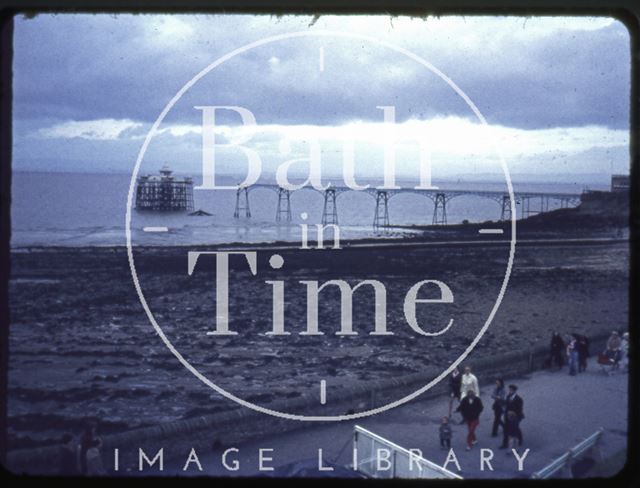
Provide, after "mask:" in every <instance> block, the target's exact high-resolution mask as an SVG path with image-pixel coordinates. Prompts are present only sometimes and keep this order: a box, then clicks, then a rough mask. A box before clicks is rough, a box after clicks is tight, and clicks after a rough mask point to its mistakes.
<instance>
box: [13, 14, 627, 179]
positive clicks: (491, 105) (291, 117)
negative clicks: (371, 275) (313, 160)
mask: <svg viewBox="0 0 640 488" xmlns="http://www.w3.org/2000/svg"><path fill="white" fill-rule="evenodd" d="M327 31H332V32H339V33H348V34H356V35H364V36H367V37H370V38H374V39H375V40H378V41H381V42H383V43H387V44H390V45H392V46H395V47H397V48H398V49H394V48H392V47H389V46H387V45H380V44H378V43H376V42H373V41H371V40H368V39H362V38H351V37H340V36H336V35H330V34H328V33H327ZM291 32H307V33H316V34H318V35H316V36H303V37H294V38H286V39H280V40H277V41H273V42H268V43H265V44H263V45H260V46H258V47H255V48H253V49H249V50H246V51H244V52H242V53H239V54H238V55H236V56H234V57H232V58H230V59H229V60H228V61H225V62H224V63H222V64H220V65H219V66H217V67H215V68H214V69H212V70H211V71H209V72H207V73H206V74H205V75H203V76H202V77H201V78H200V79H199V80H198V81H197V82H196V83H195V84H194V85H193V86H192V87H191V88H190V89H189V90H188V91H187V92H186V93H185V94H184V96H182V97H181V98H180V99H179V100H178V101H177V102H176V103H175V105H174V106H173V107H172V108H171V110H170V111H169V112H168V113H167V115H166V117H165V118H164V120H163V121H162V123H161V124H160V125H159V127H158V131H157V133H156V134H155V135H154V137H153V139H152V140H151V142H150V144H149V147H148V150H147V152H146V154H145V157H144V160H143V164H142V166H141V170H142V172H155V171H156V170H157V169H158V168H159V167H160V166H162V165H163V164H169V165H170V166H171V167H172V168H174V169H175V170H176V171H178V172H183V173H193V174H194V175H197V174H198V173H199V171H200V170H201V167H202V110H199V109H197V108H195V107H198V106H212V105H215V106H240V107H244V108H246V109H247V110H249V111H250V112H251V114H253V116H254V117H255V120H256V124H257V125H256V126H255V127H253V128H247V127H244V126H243V123H242V122H243V121H242V119H241V118H240V116H239V114H238V113H237V112H235V111H233V110H219V111H218V112H217V116H216V117H217V118H216V129H215V134H216V144H230V145H233V144H241V145H243V146H245V147H247V148H250V149H251V150H253V151H256V153H258V154H259V156H260V158H261V162H262V171H263V173H264V174H265V175H267V174H273V173H274V172H275V171H276V169H277V168H278V166H279V165H281V164H283V163H285V162H287V161H291V160H296V161H297V162H296V163H295V164H292V165H291V170H292V172H293V173H294V174H297V173H299V174H304V173H305V171H306V167H307V166H306V163H305V161H306V160H307V159H308V157H309V154H310V152H311V151H312V147H313V145H314V143H319V144H320V145H321V161H322V171H323V174H326V175H330V176H335V175H340V174H341V171H342V168H343V165H344V163H343V157H344V154H345V147H347V146H345V141H346V140H349V141H352V144H353V145H354V146H353V152H354V158H355V169H356V175H361V176H362V177H367V178H375V177H377V176H379V175H380V172H381V170H382V167H383V161H384V142H383V141H386V140H387V139H386V137H387V136H388V134H389V132H388V130H389V126H388V124H384V123H383V122H384V121H383V110H382V109H380V108H378V107H382V106H387V107H388V106H393V107H395V122H396V125H395V134H396V139H397V140H396V141H395V142H394V147H395V154H396V157H395V164H396V168H397V172H398V175H399V177H401V178H402V177H404V178H414V177H416V176H417V175H416V164H417V163H416V161H417V160H418V159H419V157H420V151H421V150H423V149H424V148H425V147H426V148H427V152H428V155H429V161H430V164H431V170H432V173H433V178H434V179H438V178H449V177H457V176H460V175H463V176H465V175H466V176H469V177H470V176H474V175H475V176H477V175H483V174H496V173H500V172H501V166H500V158H499V156H498V154H502V156H503V157H504V160H505V162H506V164H507V166H508V167H509V170H510V171H511V172H512V173H513V174H528V175H537V177H539V178H541V179H545V178H551V179H553V178H557V177H559V176H567V175H596V176H598V177H603V178H604V177H606V178H608V175H610V174H611V173H612V172H613V173H627V172H628V167H629V148H628V146H629V135H628V130H629V92H630V51H629V43H630V39H629V34H628V31H627V29H626V28H625V27H624V25H623V24H622V23H620V22H619V21H617V20H614V19H611V18H578V17H542V18H524V17H460V16H456V17H439V18H434V17H427V18H409V17H393V18H392V17H389V16H324V17H320V18H319V19H312V18H311V17H309V16H284V17H273V16H248V15H225V16H221V15H181V16H180V15H111V14H97V15H70V14H60V15H38V16H36V17H35V18H32V19H25V18H23V17H20V16H18V17H16V19H15V37H14V101H13V104H14V111H13V118H14V125H13V129H14V143H13V144H14V146H13V158H14V170H43V171H86V172H114V171H116V172H125V173H126V172H131V170H132V169H133V167H134V164H135V161H136V158H137V157H138V153H139V151H140V149H141V147H142V145H143V142H144V141H145V138H146V136H147V133H148V132H149V130H150V128H151V126H152V125H153V123H154V122H155V121H156V119H157V118H158V117H159V115H160V114H161V112H162V111H163V109H164V108H165V106H166V105H167V104H168V103H169V101H170V100H171V99H172V98H173V97H174V96H175V95H176V93H178V91H179V90H180V89H181V88H182V87H183V86H184V85H185V84H186V83H188V82H189V81H190V80H192V79H193V77H194V76H195V75H197V74H198V73H200V72H201V70H203V69H204V68H206V67H207V66H209V65H210V64H211V63H213V62H214V61H216V60H218V59H219V58H221V57H222V56H224V55H226V54H228V53H230V52H232V51H234V50H236V49H238V48H240V47H242V46H245V45H247V44H249V43H253V42H255V41H259V40H261V39H265V38H267V37H269V36H275V35H279V34H287V33H291ZM321 34H322V35H321ZM405 52H409V53H411V54H412V55H413V57H411V56H408V55H406V54H405ZM417 58H418V59H422V60H425V61H426V62H427V63H429V65H430V66H433V67H434V68H435V69H436V70H437V71H438V72H439V73H441V74H442V75H443V76H442V77H441V76H439V75H438V74H437V73H436V72H434V70H430V69H429V68H428V67H426V66H425V65H423V64H421V63H420V62H418V61H416V59H417ZM443 77H447V78H448V79H450V80H451V81H452V82H453V83H454V84H455V86H456V87H458V88H459V91H460V93H463V94H464V96H466V97H468V99H469V100H470V101H471V102H473V104H475V106H476V107H477V109H478V110H479V111H480V113H481V114H482V116H483V117H484V118H485V119H486V122H487V125H488V127H484V126H483V125H482V123H481V121H480V120H479V118H478V117H477V115H476V114H474V112H473V111H472V109H471V108H470V106H469V104H468V103H466V102H465V100H464V99H463V97H462V96H461V95H460V93H457V92H456V91H455V90H454V89H453V88H452V86H451V85H450V84H448V83H447V82H446V81H445V80H444V79H443ZM246 166H247V164H246V156H245V153H244V152H243V150H242V149H239V148H238V147H233V146H226V147H225V146H222V145H221V146H219V147H216V171H217V172H218V173H219V174H233V175H242V174H244V173H245V172H246Z"/></svg>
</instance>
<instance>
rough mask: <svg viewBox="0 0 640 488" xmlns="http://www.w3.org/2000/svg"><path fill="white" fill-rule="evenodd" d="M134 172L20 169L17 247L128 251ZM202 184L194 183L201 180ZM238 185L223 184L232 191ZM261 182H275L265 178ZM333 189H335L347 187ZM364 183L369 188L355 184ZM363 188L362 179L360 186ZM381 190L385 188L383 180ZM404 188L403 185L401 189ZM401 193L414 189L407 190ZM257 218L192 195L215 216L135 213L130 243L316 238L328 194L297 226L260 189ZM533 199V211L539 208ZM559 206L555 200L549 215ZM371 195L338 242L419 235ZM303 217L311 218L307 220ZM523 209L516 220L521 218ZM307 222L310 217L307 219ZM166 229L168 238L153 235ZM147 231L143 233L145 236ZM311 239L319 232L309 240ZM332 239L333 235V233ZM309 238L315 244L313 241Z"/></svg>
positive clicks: (466, 203) (467, 208) (342, 204)
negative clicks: (379, 217)
mask: <svg viewBox="0 0 640 488" xmlns="http://www.w3.org/2000/svg"><path fill="white" fill-rule="evenodd" d="M130 181H131V175H129V174H113V173H110V174H93V173H61V172H50V173H45V172H14V174H13V178H12V201H11V239H10V242H11V246H12V248H26V247H37V246H71V247H85V246H122V245H125V244H126V237H125V215H126V209H127V196H128V191H129V185H130ZM196 183H197V182H196ZM233 183H234V182H233V179H232V178H228V179H227V180H226V181H225V179H221V180H220V181H219V182H217V184H219V185H225V184H227V185H231V184H233ZM263 183H273V182H272V181H264V182H263ZM340 183H341V182H336V184H335V186H343V185H341V184H340ZM359 183H360V184H362V183H363V182H359ZM364 183H366V182H364ZM377 184H378V185H379V184H380V182H378V183H377ZM399 184H400V185H402V183H401V182H399ZM433 184H434V185H435V186H438V187H439V188H442V189H450V190H479V191H484V190H495V191H506V184H505V182H504V181H502V182H499V181H495V180H493V181H491V180H487V181H479V180H477V179H474V180H472V181H465V180H464V179H452V180H443V181H434V182H433ZM513 185H514V190H515V191H516V193H517V192H518V191H521V192H525V191H526V192H547V193H572V194H576V195H578V194H580V193H581V192H582V191H583V190H585V189H587V186H588V188H589V189H592V190H598V189H601V190H604V189H606V185H603V184H602V183H600V184H597V183H593V184H589V185H586V184H584V183H577V182H576V183H561V182H553V181H548V182H531V181H514V183H513ZM402 186H403V187H406V188H409V187H411V185H410V184H407V186H404V185H402ZM249 198H250V200H249V202H250V210H251V217H250V218H246V217H244V216H243V217H241V218H234V209H235V205H236V192H235V191H234V190H194V210H203V211H204V212H207V213H209V214H211V215H208V216H207V215H205V216H190V215H189V214H188V212H169V213H154V212H148V211H145V212H139V211H137V210H135V209H134V210H133V211H132V218H131V235H132V244H133V245H134V246H136V245H144V246H173V245H207V244H210V245H214V244H215V245H219V244H231V243H270V242H281V241H284V242H292V243H293V242H300V240H301V238H302V229H303V226H305V225H306V226H307V227H308V228H309V229H311V230H310V231H309V232H315V230H314V229H315V225H316V224H319V223H321V221H322V214H323V205H324V200H323V196H322V195H321V194H320V193H319V192H316V191H308V190H306V189H305V190H300V191H296V192H293V193H292V194H291V212H292V220H291V222H276V212H277V202H278V196H277V193H276V192H275V191H273V190H270V189H268V188H256V189H254V190H252V191H251V192H250V193H249ZM540 205H541V203H540V202H539V201H535V200H532V202H531V207H532V209H535V207H536V206H538V207H540ZM559 205H560V203H559V201H555V200H550V201H549V210H552V209H554V208H558V207H559ZM375 207H376V201H375V197H373V196H372V195H370V194H367V193H366V192H359V191H348V192H344V193H341V194H339V195H338V197H337V213H338V224H339V230H340V238H341V239H366V238H372V237H377V238H397V237H400V236H403V235H409V234H411V233H414V232H417V231H412V230H410V229H404V228H395V229H394V228H391V229H382V230H380V229H377V230H376V229H374V226H373V221H374V215H375ZM388 210H389V220H390V224H391V225H401V226H411V225H429V224H431V223H432V219H433V212H434V204H433V202H432V200H430V199H428V198H426V197H424V196H423V195H419V194H417V193H401V194H396V195H394V196H392V197H391V198H390V199H389V204H388ZM446 211H447V223H448V224H457V223H461V222H463V221H465V220H467V221H469V222H485V221H497V220H499V219H500V214H501V206H500V204H499V203H497V202H496V201H494V200H491V199H488V198H484V197H479V196H475V195H468V196H460V197H456V198H453V199H451V200H450V201H449V202H447V208H446ZM305 214H306V215H305ZM521 216H522V215H521V212H520V211H519V213H518V218H521ZM304 217H306V218H304ZM153 228H155V230H157V228H163V229H164V228H166V231H162V232H157V231H150V229H153ZM145 229H146V230H145ZM309 235H313V234H309ZM328 235H329V236H330V235H331V234H330V233H328ZM310 239H311V240H313V238H312V237H311V238H310Z"/></svg>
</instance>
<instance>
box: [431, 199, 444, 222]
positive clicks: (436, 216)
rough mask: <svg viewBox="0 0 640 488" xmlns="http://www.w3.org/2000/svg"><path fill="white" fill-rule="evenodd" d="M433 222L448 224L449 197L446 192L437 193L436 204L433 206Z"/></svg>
mask: <svg viewBox="0 0 640 488" xmlns="http://www.w3.org/2000/svg"><path fill="white" fill-rule="evenodd" d="M432 224H433V225H446V224H447V199H446V195H445V194H444V193H436V199H435V206H434V207H433V220H432Z"/></svg>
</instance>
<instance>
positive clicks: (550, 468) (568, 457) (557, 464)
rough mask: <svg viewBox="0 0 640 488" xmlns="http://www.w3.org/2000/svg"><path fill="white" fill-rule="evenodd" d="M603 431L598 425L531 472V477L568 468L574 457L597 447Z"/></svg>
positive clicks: (550, 474)
mask: <svg viewBox="0 0 640 488" xmlns="http://www.w3.org/2000/svg"><path fill="white" fill-rule="evenodd" d="M603 432H604V428H602V427H600V428H599V429H598V430H597V431H596V432H594V433H593V434H591V435H590V436H589V437H587V438H586V439H584V440H583V441H580V442H579V443H578V444H576V445H575V446H574V447H572V448H571V449H569V450H568V451H567V452H565V453H564V454H563V455H562V456H560V457H559V458H557V459H555V460H553V461H552V462H551V463H549V464H548V465H547V466H545V467H544V468H542V469H540V470H538V471H536V472H535V473H533V474H532V475H531V477H532V478H536V479H544V478H549V477H551V476H553V475H554V474H556V473H557V472H559V471H562V470H563V469H568V468H570V466H569V465H570V463H571V462H572V461H573V460H574V459H576V458H577V457H579V456H580V455H582V454H583V453H585V452H586V451H588V450H590V449H594V448H596V447H597V445H598V442H599V441H600V439H601V437H602V434H603Z"/></svg>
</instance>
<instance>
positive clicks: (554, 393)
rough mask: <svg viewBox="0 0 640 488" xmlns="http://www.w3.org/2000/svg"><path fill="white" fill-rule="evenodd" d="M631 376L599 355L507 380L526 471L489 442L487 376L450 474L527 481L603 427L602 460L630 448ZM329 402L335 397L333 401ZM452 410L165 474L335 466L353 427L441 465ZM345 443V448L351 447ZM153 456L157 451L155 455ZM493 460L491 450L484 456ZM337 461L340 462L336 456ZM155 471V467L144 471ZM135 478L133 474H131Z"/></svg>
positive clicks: (205, 459)
mask: <svg viewBox="0 0 640 488" xmlns="http://www.w3.org/2000/svg"><path fill="white" fill-rule="evenodd" d="M628 378H629V376H628V374H626V373H616V374H613V375H611V376H607V375H605V374H603V373H602V372H601V371H600V369H599V366H598V365H597V364H595V360H594V358H591V359H590V364H589V369H588V370H587V371H586V372H584V373H581V374H579V375H577V376H574V377H572V376H569V375H568V374H567V370H566V368H565V369H564V370H562V371H555V372H554V371H539V372H535V373H533V374H531V375H527V376H525V377H520V378H505V382H506V383H507V384H509V383H515V384H517V385H518V387H519V389H518V393H519V394H520V396H521V397H522V398H523V399H524V405H525V407H524V411H525V416H526V418H525V419H524V420H523V422H522V424H521V428H522V431H523V434H524V445H523V447H522V448H521V449H519V451H520V455H522V452H523V451H524V449H527V448H528V449H530V451H529V453H528V455H527V457H526V458H525V460H524V462H523V466H524V469H523V470H522V471H519V470H518V463H517V461H516V459H515V457H514V456H513V454H512V453H507V451H505V450H500V449H498V447H499V445H500V442H501V437H498V438H492V437H491V435H490V434H491V424H492V419H493V411H492V409H491V404H492V401H491V398H490V395H491V389H492V386H493V385H492V383H488V382H487V378H482V377H481V378H479V380H480V382H481V396H480V397H481V399H482V401H483V403H484V406H485V409H484V411H483V413H482V415H481V419H480V426H479V427H478V430H477V438H478V443H477V444H476V445H475V446H474V447H473V449H472V450H471V451H466V450H465V437H466V426H465V425H456V424H457V420H458V419H459V418H460V417H459V414H455V413H454V414H453V419H454V425H453V429H454V433H453V439H452V448H453V449H454V450H455V455H456V457H457V459H458V462H459V464H460V468H461V471H458V470H457V468H456V466H455V465H454V464H453V463H450V464H449V465H448V469H450V470H452V471H454V472H457V473H458V474H459V475H460V476H462V477H464V478H528V477H530V476H531V474H532V473H533V472H535V471H537V470H539V469H540V468H542V467H544V466H545V465H547V464H548V463H549V462H551V461H552V460H553V459H555V458H556V457H558V456H560V455H562V454H563V453H564V452H566V451H567V450H568V449H569V448H571V447H572V446H574V445H575V444H577V443H578V442H579V441H581V440H582V439H584V438H585V437H587V436H588V435H590V434H592V433H594V432H595V431H596V430H597V429H598V428H600V427H603V428H604V435H603V439H602V443H601V450H602V454H603V457H604V458H607V457H608V456H611V455H613V454H615V453H618V452H619V451H620V450H622V449H625V447H626V442H627V418H628V411H627V399H628V385H627V382H628ZM327 401H330V398H329V399H328V400H327ZM447 412H448V399H447V398H446V397H444V396H442V397H438V398H435V399H429V400H422V401H421V400H419V399H418V400H416V401H413V402H411V403H409V404H406V405H403V406H401V407H398V408H395V409H393V410H391V411H389V412H385V413H383V414H380V415H376V416H373V417H369V418H365V419H359V420H357V421H345V422H338V423H326V424H301V428H300V429H298V430H294V431H290V432H285V433H282V434H277V435H270V436H267V437H265V438H262V439H257V440H253V441H250V442H246V443H241V444H238V445H234V446H223V447H221V448H220V449H215V450H213V451H212V450H207V451H206V452H205V451H198V452H197V454H198V457H199V461H200V463H201V466H202V468H203V470H202V472H200V471H199V470H198V469H197V467H196V464H195V463H193V462H192V463H190V465H189V469H188V470H187V471H183V467H184V464H185V461H186V460H187V458H188V455H189V453H188V452H185V455H184V458H181V459H167V460H165V467H164V473H165V475H209V476H259V475H268V474H269V472H267V471H263V472H261V471H260V470H259V450H260V449H272V451H265V452H264V453H263V457H264V458H271V460H265V461H264V462H263V465H264V466H265V467H267V466H270V467H276V468H277V467H279V466H283V465H286V464H288V463H293V462H296V461H305V460H308V461H310V464H311V465H317V459H318V450H319V449H322V453H323V459H324V460H326V461H334V460H335V462H336V463H337V464H341V465H347V464H349V463H350V462H351V459H350V458H351V455H352V454H351V438H352V433H353V427H354V425H361V426H362V427H364V428H366V429H368V430H370V431H372V432H374V433H376V434H378V435H380V436H383V437H385V438H386V439H388V440H390V441H392V442H395V443H396V444H399V445H400V446H402V447H405V448H407V449H420V451H421V452H422V453H423V457H425V458H426V459H428V460H430V461H433V462H435V463H437V464H439V465H442V464H443V463H444V461H445V459H446V457H447V451H443V450H441V449H440V446H439V442H438V427H439V424H440V419H441V418H442V416H443V415H446V414H447ZM345 446H346V447H345ZM230 447H234V448H237V451H233V452H230V453H228V455H227V464H228V465H229V464H233V463H235V462H236V461H237V465H238V469H237V470H236V471H229V470H228V469H226V468H225V467H224V466H223V464H222V460H221V459H222V455H223V452H224V451H225V449H229V448H230ZM481 448H485V449H491V450H492V451H493V459H491V465H492V467H493V471H491V470H489V469H488V466H487V465H486V464H485V469H484V470H481V469H480V464H481V463H480V449H481ZM150 454H151V455H153V453H150ZM488 455H490V454H489V453H485V457H486V456H488ZM336 458H337V459H336ZM154 472H155V473H157V469H156V467H153V468H148V469H147V470H146V471H145V472H143V474H152V473H154ZM130 474H134V473H130Z"/></svg>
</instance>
